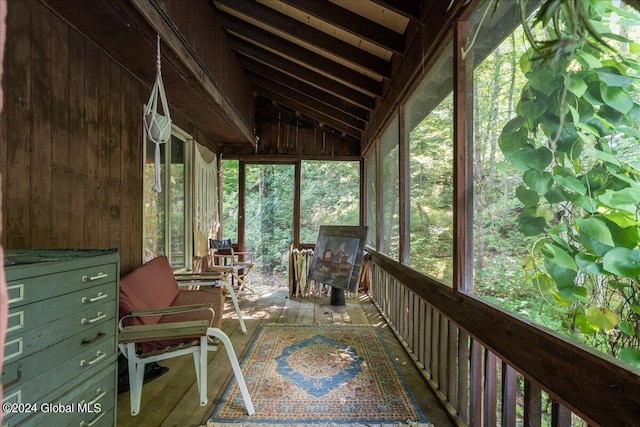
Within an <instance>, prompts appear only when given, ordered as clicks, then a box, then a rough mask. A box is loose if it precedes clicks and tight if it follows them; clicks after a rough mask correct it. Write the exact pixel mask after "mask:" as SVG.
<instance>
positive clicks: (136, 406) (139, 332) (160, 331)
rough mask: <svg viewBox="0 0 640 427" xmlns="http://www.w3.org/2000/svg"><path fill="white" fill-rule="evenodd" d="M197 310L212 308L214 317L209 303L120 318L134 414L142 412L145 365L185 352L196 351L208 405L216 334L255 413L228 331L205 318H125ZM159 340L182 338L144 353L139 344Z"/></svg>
mask: <svg viewBox="0 0 640 427" xmlns="http://www.w3.org/2000/svg"><path fill="white" fill-rule="evenodd" d="M195 310H210V311H211V319H212V320H213V315H214V313H213V310H212V309H211V307H207V305H206V304H203V305H193V306H178V307H169V308H166V309H151V310H142V311H134V312H132V313H131V314H130V315H129V316H125V317H123V318H122V319H121V320H120V323H119V329H120V333H119V335H118V346H119V347H120V351H121V352H122V353H123V354H124V355H125V357H126V358H127V360H128V368H129V387H130V400H131V415H137V414H138V413H139V412H140V401H141V398H142V386H143V383H144V367H145V365H146V364H147V363H151V362H158V361H161V360H165V359H169V358H173V357H178V356H182V355H185V354H192V355H193V362H194V368H195V373H196V382H197V384H198V392H199V395H200V405H201V406H204V405H206V404H207V402H208V398H207V353H208V352H209V351H216V350H217V346H216V345H213V344H210V338H212V337H215V338H218V339H219V340H220V342H221V343H222V345H224V348H225V350H226V351H227V356H228V357H229V362H230V363H231V367H232V368H233V373H234V376H235V378H236V381H237V382H238V386H239V388H240V392H241V393H242V398H243V400H244V404H245V407H246V408H247V413H248V414H249V415H253V414H254V413H255V409H254V407H253V403H252V401H251V396H250V395H249V391H248V389H247V386H246V383H245V381H244V377H243V375H242V371H241V370H240V365H239V364H238V359H237V357H236V354H235V351H234V350H233V345H232V344H231V340H229V337H228V336H227V334H225V333H224V332H223V331H221V330H220V329H218V328H212V327H210V326H209V325H210V323H208V322H207V321H205V320H194V321H184V322H167V323H156V324H149V325H133V326H123V320H124V319H126V318H127V317H141V316H158V315H166V314H175V313H184V312H185V311H195ZM158 340H178V341H180V342H178V343H176V344H173V345H170V346H166V347H164V348H159V349H156V350H152V351H149V352H146V353H141V352H140V351H139V347H137V346H138V344H140V343H144V342H152V341H158Z"/></svg>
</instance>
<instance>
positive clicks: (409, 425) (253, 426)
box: [200, 420, 435, 427]
mask: <svg viewBox="0 0 640 427" xmlns="http://www.w3.org/2000/svg"><path fill="white" fill-rule="evenodd" d="M276 425H277V426H286V427H435V426H434V425H433V424H431V423H417V422H414V421H407V422H406V423H393V424H389V423H385V424H371V423H366V424H361V423H355V424H339V423H313V424H289V423H282V424H281V423H275V424H274V423H266V424H262V423H218V422H215V421H212V420H209V421H207V424H205V425H203V426H200V427H273V426H276Z"/></svg>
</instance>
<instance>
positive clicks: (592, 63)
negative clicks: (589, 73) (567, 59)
mask: <svg viewBox="0 0 640 427" xmlns="http://www.w3.org/2000/svg"><path fill="white" fill-rule="evenodd" d="M576 60H577V61H578V62H579V63H580V65H582V67H583V68H600V67H602V63H601V62H600V61H599V60H598V58H596V57H595V56H593V55H591V54H589V53H587V52H585V51H583V50H577V51H576Z"/></svg>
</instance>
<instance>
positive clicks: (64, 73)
mask: <svg viewBox="0 0 640 427" xmlns="http://www.w3.org/2000/svg"><path fill="white" fill-rule="evenodd" d="M76 78H77V77H75V75H71V74H70V69H69V27H68V26H67V25H66V24H65V23H64V22H62V21H61V20H59V19H52V21H51V166H52V167H51V194H50V198H51V209H50V211H51V234H50V242H49V243H50V244H51V245H52V246H53V245H54V244H55V243H54V242H65V243H58V244H57V245H59V246H64V247H68V246H69V243H68V242H69V235H70V230H71V228H73V227H75V224H73V225H72V224H71V222H70V221H69V219H70V215H69V212H70V209H69V206H70V205H71V194H70V193H69V175H68V171H69V167H68V165H69V154H70V153H71V150H70V141H69V86H70V85H72V84H73V85H75V84H77V83H76V82H75V81H74V80H75V79H76ZM35 125H36V126H37V123H35ZM36 143H37V141H36ZM34 149H35V150H37V147H36V148H34Z"/></svg>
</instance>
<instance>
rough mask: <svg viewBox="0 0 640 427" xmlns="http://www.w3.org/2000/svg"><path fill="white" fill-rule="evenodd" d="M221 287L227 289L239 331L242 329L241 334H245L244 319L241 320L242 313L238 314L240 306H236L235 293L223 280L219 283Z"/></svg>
mask: <svg viewBox="0 0 640 427" xmlns="http://www.w3.org/2000/svg"><path fill="white" fill-rule="evenodd" d="M220 282H221V283H222V285H223V286H224V287H225V288H227V290H228V291H229V294H230V295H231V301H232V302H233V308H234V309H235V310H236V314H237V315H238V321H240V329H242V333H243V334H246V333H247V327H246V326H245V325H244V319H242V313H241V312H240V306H238V298H236V293H235V291H234V290H233V286H231V284H230V283H229V282H227V281H225V280H221V281H220Z"/></svg>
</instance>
